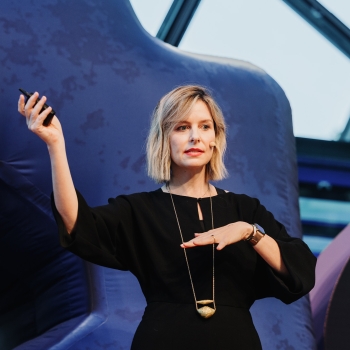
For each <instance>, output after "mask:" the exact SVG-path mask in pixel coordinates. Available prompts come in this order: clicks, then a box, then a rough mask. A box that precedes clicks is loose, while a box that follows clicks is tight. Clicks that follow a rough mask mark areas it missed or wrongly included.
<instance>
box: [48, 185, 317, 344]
mask: <svg viewBox="0 0 350 350" xmlns="http://www.w3.org/2000/svg"><path fill="white" fill-rule="evenodd" d="M217 192H218V195H217V196H214V197H212V204H213V215H214V227H215V228H217V227H221V226H224V225H227V224H229V223H232V222H236V221H245V222H248V223H258V224H259V225H260V226H262V227H263V228H264V230H265V232H266V233H267V234H268V235H270V236H271V237H273V238H274V239H275V240H276V241H277V243H278V245H279V247H280V250H281V254H282V257H283V261H284V263H285V265H286V267H287V269H288V271H289V276H288V278H283V277H281V276H278V274H277V273H276V272H274V271H273V270H272V269H271V268H270V267H269V265H267V264H266V263H265V261H264V260H263V259H262V258H261V257H260V256H259V255H258V254H257V253H256V252H255V250H254V249H253V248H252V247H251V246H250V245H249V243H247V242H244V241H242V242H238V243H236V244H232V245H230V246H227V247H225V248H224V249H223V250H221V251H215V300H216V308H217V311H216V313H215V314H214V315H213V316H212V317H211V318H209V319H203V318H202V317H201V316H199V315H198V314H197V312H196V309H195V304H194V298H193V293H192V289H191V285H190V280H189V276H188V269H187V265H186V261H185V257H184V252H183V249H182V248H181V247H180V244H181V238H180V234H179V229H178V225H177V222H176V217H175V214H174V209H173V207H172V203H171V199H170V195H169V194H168V193H164V192H163V191H162V190H161V189H158V190H156V191H152V192H143V193H136V194H132V195H123V196H118V197H117V198H115V199H110V200H109V204H108V205H105V206H100V207H96V208H90V207H88V205H87V204H86V202H85V200H84V199H83V197H82V196H81V195H80V194H79V193H78V200H79V210H78V219H77V223H76V225H75V227H74V230H73V232H72V233H71V234H70V235H69V234H68V233H67V232H66V230H65V227H64V225H63V222H62V220H61V218H60V216H59V214H58V212H57V210H56V208H55V207H54V213H55V217H56V220H57V223H58V226H59V232H60V239H61V244H62V246H63V247H65V248H67V249H69V250H70V251H72V252H73V253H75V254H77V255H78V256H80V257H82V258H83V259H85V260H88V261H90V262H92V263H95V264H98V265H102V266H107V267H111V268H115V269H120V270H129V271H131V272H132V273H133V274H134V275H135V276H136V277H137V279H138V281H139V283H140V286H141V288H142V291H143V293H144V295H145V298H146V301H147V307H146V309H145V313H144V315H143V317H142V321H141V323H140V325H139V327H138V329H137V331H136V333H135V336H134V339H133V343H132V347H131V348H132V349H133V350H148V349H152V350H164V349H167V350H172V349H174V350H175V349H176V350H177V349H184V350H186V349H204V350H212V349H220V350H225V349H240V350H241V349H247V350H248V349H249V350H255V349H261V344H260V340H259V337H258V334H257V332H256V330H255V328H254V325H253V322H252V318H251V315H250V312H249V308H250V307H251V305H252V304H253V303H254V301H255V300H256V299H261V298H264V297H276V298H278V299H280V300H282V301H283V302H285V303H291V302H293V301H295V300H297V299H299V298H300V297H302V296H303V295H305V294H306V293H308V292H309V291H310V289H311V288H312V287H313V285H314V271H315V258H314V256H313V255H312V253H311V252H310V250H309V248H308V247H307V245H305V244H304V243H303V242H302V241H301V240H300V239H297V238H291V237H290V236H289V235H288V234H287V232H286V230H285V228H284V226H283V225H281V224H280V223H279V222H277V221H276V220H275V219H274V217H273V216H272V214H271V213H270V212H268V211H267V210H266V209H265V207H264V206H262V205H261V204H260V203H259V201H258V200H257V199H253V198H250V197H248V196H246V195H237V194H234V193H231V192H228V193H226V192H225V191H223V190H220V189H217ZM173 199H174V203H175V207H176V211H177V214H178V217H179V221H180V225H181V229H182V232H183V236H184V240H185V241H188V240H190V239H192V238H193V237H194V233H200V232H203V228H202V227H203V225H201V223H200V221H199V219H198V210H197V199H196V198H192V197H185V196H179V195H173ZM199 204H200V206H201V210H202V213H203V219H204V228H205V229H206V230H209V229H211V212H210V200H209V198H203V199H202V200H200V201H199ZM187 254H188V259H189V265H190V269H191V273H192V278H193V283H194V288H195V291H196V294H197V299H198V300H201V299H211V298H212V246H203V247H196V248H192V249H188V250H187Z"/></svg>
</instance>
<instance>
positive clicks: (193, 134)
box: [190, 128, 201, 143]
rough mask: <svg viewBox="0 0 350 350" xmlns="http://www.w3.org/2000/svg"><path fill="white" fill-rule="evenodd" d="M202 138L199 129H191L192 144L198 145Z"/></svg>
mask: <svg viewBox="0 0 350 350" xmlns="http://www.w3.org/2000/svg"><path fill="white" fill-rule="evenodd" d="M200 140H201V139H200V136H199V131H198V129H197V128H192V129H191V135H190V142H193V143H196V142H199V141H200Z"/></svg>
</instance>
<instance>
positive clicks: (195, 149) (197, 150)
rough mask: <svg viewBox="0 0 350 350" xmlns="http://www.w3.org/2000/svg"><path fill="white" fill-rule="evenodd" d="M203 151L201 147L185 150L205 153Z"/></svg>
mask: <svg viewBox="0 0 350 350" xmlns="http://www.w3.org/2000/svg"><path fill="white" fill-rule="evenodd" d="M203 152H204V151H202V150H201V149H200V148H190V149H188V150H186V151H185V153H203Z"/></svg>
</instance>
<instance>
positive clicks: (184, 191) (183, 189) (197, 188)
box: [169, 168, 212, 198]
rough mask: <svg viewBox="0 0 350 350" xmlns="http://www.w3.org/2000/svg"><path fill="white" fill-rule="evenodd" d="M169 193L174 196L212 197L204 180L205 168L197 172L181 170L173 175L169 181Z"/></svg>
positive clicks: (209, 187)
mask: <svg viewBox="0 0 350 350" xmlns="http://www.w3.org/2000/svg"><path fill="white" fill-rule="evenodd" d="M169 186H170V189H171V192H172V193H174V194H178V195H182V196H188V197H195V198H202V197H209V196H210V195H212V193H211V192H212V189H211V186H210V184H209V182H208V181H206V179H205V168H203V169H202V170H201V171H198V172H191V173H189V172H188V171H186V169H185V170H183V171H181V172H180V171H177V172H175V173H174V171H173V176H172V178H171V180H170V181H169Z"/></svg>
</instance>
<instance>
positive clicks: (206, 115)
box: [179, 100, 213, 122]
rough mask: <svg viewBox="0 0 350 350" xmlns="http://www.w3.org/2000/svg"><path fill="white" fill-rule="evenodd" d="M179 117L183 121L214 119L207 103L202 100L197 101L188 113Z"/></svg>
mask: <svg viewBox="0 0 350 350" xmlns="http://www.w3.org/2000/svg"><path fill="white" fill-rule="evenodd" d="M179 117H180V118H179V119H180V120H181V121H187V122H190V121H199V120H206V121H213V118H212V115H211V113H210V111H209V108H208V106H207V104H206V103H205V102H203V101H201V100H199V101H196V102H195V103H194V104H193V106H192V107H191V109H190V110H189V112H188V113H187V114H186V115H184V116H179Z"/></svg>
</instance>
